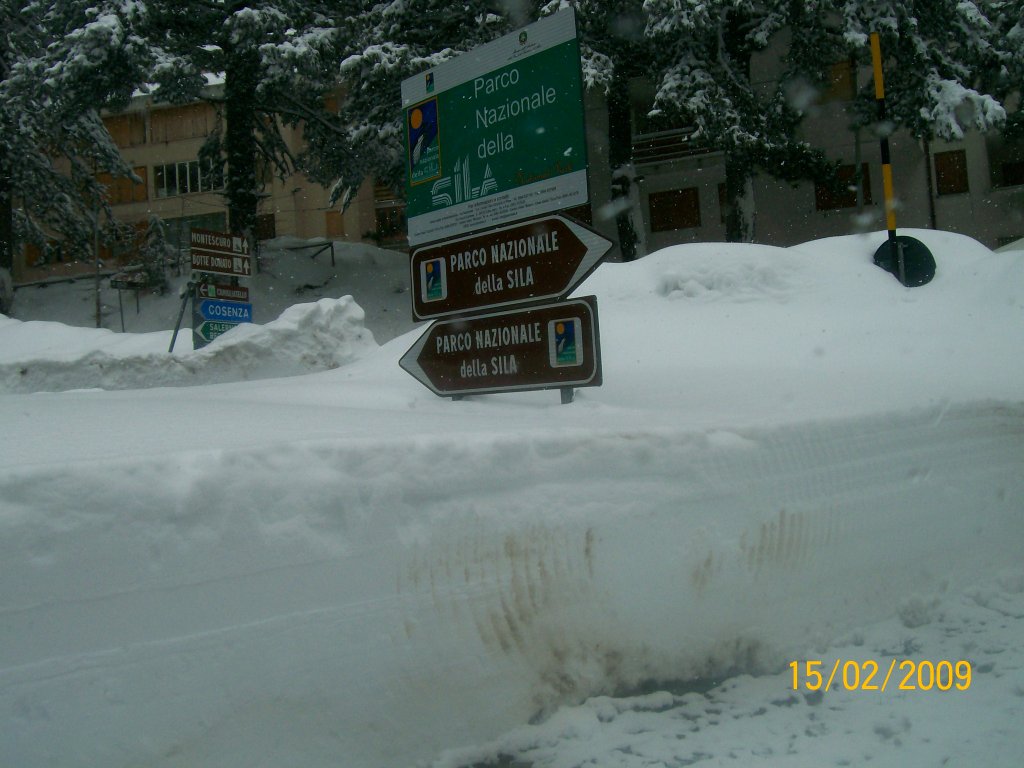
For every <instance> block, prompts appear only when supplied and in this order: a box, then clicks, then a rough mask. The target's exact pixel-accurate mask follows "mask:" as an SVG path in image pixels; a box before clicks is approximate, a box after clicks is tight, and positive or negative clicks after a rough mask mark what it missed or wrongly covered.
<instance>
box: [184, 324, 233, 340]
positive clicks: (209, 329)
mask: <svg viewBox="0 0 1024 768" xmlns="http://www.w3.org/2000/svg"><path fill="white" fill-rule="evenodd" d="M237 325H239V324H238V323H225V322H222V321H220V320H205V321H203V322H202V323H200V324H199V327H198V328H196V330H195V332H196V334H198V335H199V337H200V338H202V339H203V340H204V341H207V342H209V341H213V340H214V339H216V338H217V337H218V336H220V335H221V334H222V333H227V332H228V331H230V330H231V329H232V328H234V327H235V326H237Z"/></svg>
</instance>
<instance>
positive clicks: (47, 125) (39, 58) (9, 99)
mask: <svg viewBox="0 0 1024 768" xmlns="http://www.w3.org/2000/svg"><path fill="white" fill-rule="evenodd" d="M0 5H2V6H3V7H2V9H0V10H2V13H3V16H4V18H5V33H4V36H3V38H2V40H0V266H3V267H6V268H8V269H9V268H10V266H11V262H12V253H13V244H14V242H25V241H32V242H35V243H37V244H38V245H40V246H42V247H46V241H47V238H48V237H56V238H58V239H60V240H62V243H61V244H60V247H61V248H62V249H63V250H64V251H65V252H66V253H68V254H70V255H72V256H76V257H82V256H86V255H89V254H91V253H92V251H93V243H94V242H95V238H96V236H97V230H98V229H100V228H101V226H102V228H103V229H107V228H108V227H107V222H110V220H111V217H110V210H109V206H108V205H107V203H106V201H105V199H104V189H103V187H102V185H100V184H99V182H98V181H97V174H98V173H101V172H105V173H109V174H112V175H114V176H130V175H131V169H130V168H128V167H127V165H126V164H125V163H124V161H123V160H122V158H121V155H120V153H119V152H118V150H117V147H116V146H115V144H114V142H113V141H112V140H111V138H110V135H109V134H108V133H107V131H106V128H105V127H104V126H103V122H102V120H101V118H100V110H101V109H102V108H104V107H117V106H119V105H123V104H125V103H127V100H128V99H129V98H130V96H131V93H132V90H133V88H134V87H135V85H136V84H138V83H139V82H141V81H142V78H143V74H144V72H145V71H146V67H147V63H148V56H149V53H148V48H147V47H146V45H145V42H144V41H143V40H142V39H141V38H140V37H139V36H138V35H137V34H136V33H135V32H134V27H135V25H136V24H137V22H138V21H139V18H140V16H141V14H142V9H141V7H140V5H139V4H138V3H137V2H135V1H134V0H107V1H105V2H95V1H93V2H82V1H80V0H67V1H66V2H62V3H42V2H7V1H6V0H4V2H2V3H0ZM104 212H105V213H106V216H105V217H104V216H103V213H104Z"/></svg>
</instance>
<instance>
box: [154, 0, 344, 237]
mask: <svg viewBox="0 0 1024 768" xmlns="http://www.w3.org/2000/svg"><path fill="white" fill-rule="evenodd" d="M144 1H145V2H146V5H147V7H148V13H147V26H146V35H147V38H148V40H149V43H150V45H151V46H152V50H153V55H154V57H155V66H154V69H153V73H152V74H153V80H154V82H155V83H156V88H155V90H154V97H155V98H157V99H159V100H166V101H170V102H173V103H182V102H188V101H196V100H207V101H211V102H215V103H217V104H218V106H219V107H220V111H219V114H220V115H221V116H222V118H223V120H222V124H221V127H220V129H219V130H217V131H215V132H214V133H213V134H211V136H210V140H209V141H208V142H207V146H206V147H204V150H203V156H204V158H206V159H210V160H214V161H215V162H216V165H217V167H223V168H224V169H225V170H224V179H225V197H226V199H227V207H228V225H229V228H230V229H231V231H232V232H237V233H241V234H245V235H246V236H248V237H250V238H252V236H253V230H254V228H255V222H256V215H257V203H258V199H259V193H260V189H259V183H258V178H257V176H258V173H257V171H258V167H259V163H260V162H263V163H266V164H267V165H268V166H270V167H271V168H273V169H275V170H276V171H277V172H278V173H279V174H280V175H282V176H284V175H287V174H288V173H290V172H292V171H293V170H294V168H295V166H296V157H295V155H294V153H293V152H292V150H291V149H290V148H289V146H288V145H287V143H286V142H285V140H284V138H283V136H282V133H281V126H282V124H298V123H301V122H303V121H305V120H308V119H316V118H317V117H319V116H320V115H321V114H322V112H323V109H322V103H323V94H324V93H325V92H326V91H327V90H328V89H329V88H330V87H331V86H332V84H333V83H332V75H333V67H332V62H330V61H329V58H330V56H331V51H332V48H331V41H332V40H333V38H334V36H335V29H336V24H335V21H334V18H333V17H334V15H335V9H336V8H344V7H346V6H347V5H350V4H346V3H339V2H335V3H329V2H313V1H309V2H307V1H306V0H234V1H229V0H224V1H221V2H215V1H210V2H197V3H181V2H177V1H176V0H144ZM218 78H223V89H222V90H218V89H212V88H210V87H209V85H210V82H211V80H216V79H218Z"/></svg>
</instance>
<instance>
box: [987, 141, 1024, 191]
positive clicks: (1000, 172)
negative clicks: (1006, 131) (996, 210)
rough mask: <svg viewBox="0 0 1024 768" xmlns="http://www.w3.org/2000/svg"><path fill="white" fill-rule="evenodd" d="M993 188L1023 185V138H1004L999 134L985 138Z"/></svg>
mask: <svg viewBox="0 0 1024 768" xmlns="http://www.w3.org/2000/svg"><path fill="white" fill-rule="evenodd" d="M985 146H986V148H987V149H988V162H989V169H990V171H991V173H992V186H993V187H1014V186H1017V185H1019V184H1024V137H1016V138H1012V139H1011V138H1006V137H1005V136H1002V135H999V134H989V135H987V136H986V137H985Z"/></svg>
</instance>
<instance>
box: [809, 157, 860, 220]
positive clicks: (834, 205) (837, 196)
mask: <svg viewBox="0 0 1024 768" xmlns="http://www.w3.org/2000/svg"><path fill="white" fill-rule="evenodd" d="M855 168H856V166H854V165H841V166H839V170H838V176H839V185H840V190H839V191H838V192H837V191H836V190H834V189H833V188H832V187H831V185H829V184H822V183H820V182H815V183H814V207H815V208H816V209H817V210H819V211H837V210H839V209H841V208H856V207H857V181H858V180H857V174H856V172H855ZM860 174H861V175H860V181H861V184H862V185H863V190H864V192H863V201H862V202H863V203H864V205H871V204H872V200H871V176H870V174H869V173H868V164H867V163H861V166H860Z"/></svg>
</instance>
